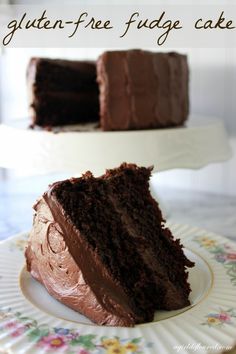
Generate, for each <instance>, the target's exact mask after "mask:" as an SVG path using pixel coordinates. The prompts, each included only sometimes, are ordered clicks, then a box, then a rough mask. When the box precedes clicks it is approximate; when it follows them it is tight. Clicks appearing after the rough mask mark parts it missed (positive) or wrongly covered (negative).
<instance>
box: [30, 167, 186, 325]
mask: <svg viewBox="0 0 236 354" xmlns="http://www.w3.org/2000/svg"><path fill="white" fill-rule="evenodd" d="M150 174H151V168H144V167H137V166H136V165H133V164H122V165H121V166H120V167H119V168H116V169H113V170H107V171H106V173H105V174H104V175H103V176H101V177H98V178H95V177H93V175H92V174H91V173H90V172H86V173H85V174H84V175H83V176H82V177H81V178H73V179H70V180H65V181H62V182H56V183H54V184H53V185H51V186H50V188H49V190H48V191H47V192H45V193H44V195H43V196H42V197H41V198H40V199H39V200H38V201H37V203H36V204H35V206H34V209H35V216H34V222H33V228H32V231H31V234H30V239H29V243H28V247H27V249H26V253H25V255H26V261H27V269H28V271H29V272H30V273H31V275H32V276H33V277H34V278H35V279H37V280H38V281H39V282H41V283H42V284H43V285H44V286H45V288H46V289H47V291H48V292H49V294H51V295H52V296H54V297H55V298H56V299H58V300H59V301H61V302H62V303H64V304H65V305H67V306H69V307H71V308H72V309H74V310H76V311H78V312H80V313H82V314H84V315H85V316H87V317H88V318H90V319H91V320H92V321H94V322H95V323H97V324H100V325H113V326H133V325H135V324H136V323H144V322H147V321H152V320H153V316H154V312H155V311H156V310H158V309H162V310H175V309H179V308H182V307H185V306H188V305H190V303H189V299H188V296H189V293H190V286H189V284H188V282H187V277H188V273H187V271H186V268H187V267H192V266H193V263H192V262H191V261H190V260H188V259H187V258H186V256H185V255H184V253H183V250H182V246H181V244H180V241H179V240H174V239H173V236H172V234H171V232H170V230H169V229H168V228H166V227H165V226H164V221H163V218H162V214H161V211H160V209H159V207H158V204H157V202H156V201H155V200H154V199H153V198H152V197H151V194H150V191H149V178H150Z"/></svg>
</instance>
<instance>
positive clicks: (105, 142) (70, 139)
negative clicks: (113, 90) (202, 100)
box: [0, 116, 231, 175]
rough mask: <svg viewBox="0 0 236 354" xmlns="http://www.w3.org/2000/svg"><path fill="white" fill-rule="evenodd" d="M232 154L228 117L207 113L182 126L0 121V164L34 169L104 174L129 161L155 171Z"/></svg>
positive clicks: (198, 165) (37, 171)
mask: <svg viewBox="0 0 236 354" xmlns="http://www.w3.org/2000/svg"><path fill="white" fill-rule="evenodd" d="M28 124H29V123H28ZM230 156H231V149H230V146H229V143H228V139H227V135H226V132H225V128H224V125H223V123H222V122H221V121H220V120H217V119H212V118H206V117H196V116H195V117H191V119H190V120H189V123H188V124H187V126H186V127H182V128H175V129H155V130H142V131H122V132H101V131H80V132H78V131H70V132H69V131H64V132H58V133H53V132H48V131H42V130H32V129H27V128H26V124H25V126H24V127H17V126H16V125H14V124H13V125H11V126H10V125H5V124H1V125H0V167H5V168H14V169H25V170H27V172H28V173H30V174H42V173H51V172H71V174H75V173H76V175H78V174H80V173H84V172H85V171H87V170H90V171H92V172H93V173H94V175H100V174H102V173H103V172H104V171H105V169H107V168H112V167H116V166H118V165H119V164H121V163H122V162H124V161H125V162H132V163H136V164H138V165H142V166H150V165H154V171H163V170H169V169H174V168H191V169H196V168H201V167H203V166H205V165H207V164H209V163H212V162H219V161H225V160H227V159H229V158H230Z"/></svg>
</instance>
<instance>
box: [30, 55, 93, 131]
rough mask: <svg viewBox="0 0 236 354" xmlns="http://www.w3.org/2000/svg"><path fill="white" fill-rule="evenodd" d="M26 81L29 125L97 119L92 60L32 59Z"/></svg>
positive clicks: (82, 121)
mask: <svg viewBox="0 0 236 354" xmlns="http://www.w3.org/2000/svg"><path fill="white" fill-rule="evenodd" d="M27 83H28V91H29V101H30V116H31V119H32V125H39V126H42V127H50V126H55V125H60V124H62V125H66V124H73V123H85V122H93V121H98V120H99V102H98V86H97V83H96V67H95V63H93V62H86V61H84V62H83V61H70V60H60V59H46V58H32V59H31V61H30V63H29V66H28V69H27Z"/></svg>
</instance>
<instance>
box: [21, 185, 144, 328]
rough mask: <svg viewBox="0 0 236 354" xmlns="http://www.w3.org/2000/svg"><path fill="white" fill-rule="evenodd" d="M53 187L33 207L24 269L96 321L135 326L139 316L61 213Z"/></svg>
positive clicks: (57, 296) (65, 302) (48, 289)
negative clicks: (31, 225)
mask: <svg viewBox="0 0 236 354" xmlns="http://www.w3.org/2000/svg"><path fill="white" fill-rule="evenodd" d="M54 186H55V184H54V185H52V186H51V188H50V190H49V191H48V192H47V193H45V194H44V195H43V196H42V198H41V199H40V200H39V201H38V202H37V203H36V205H35V206H34V209H35V211H36V213H35V216H34V226H33V229H32V232H31V234H30V239H29V244H28V247H27V249H26V253H25V254H26V261H27V269H28V271H30V273H31V275H32V276H33V277H34V278H35V279H36V280H38V281H39V282H41V283H42V284H43V285H44V286H45V288H46V289H47V291H48V292H49V294H51V295H52V296H54V297H55V298H56V299H58V300H59V301H61V302H62V303H64V304H65V305H67V306H69V307H71V308H72V309H74V310H76V311H79V312H80V313H82V314H83V315H85V316H87V317H89V318H90V319H91V320H93V321H94V322H96V323H98V324H101V325H104V324H107V325H111V326H133V325H134V324H135V322H137V321H138V320H139V319H138V318H135V315H134V313H133V312H132V310H131V308H130V306H129V299H128V297H127V295H126V294H125V293H124V291H123V289H122V287H121V286H120V284H119V283H118V282H117V281H115V280H113V279H112V278H111V276H110V275H109V273H108V272H107V270H106V269H105V268H104V266H103V264H102V263H101V261H100V259H99V257H98V255H97V253H96V251H93V250H92V249H91V247H90V246H89V244H88V243H87V242H86V241H85V240H84V239H82V237H81V235H80V232H79V231H78V230H77V229H76V228H75V226H73V224H72V223H71V222H70V220H69V219H68V217H67V216H66V215H65V213H64V210H63V209H62V207H61V206H60V204H59V203H58V202H57V200H56V198H55V197H54V196H53V195H52V191H53V188H54Z"/></svg>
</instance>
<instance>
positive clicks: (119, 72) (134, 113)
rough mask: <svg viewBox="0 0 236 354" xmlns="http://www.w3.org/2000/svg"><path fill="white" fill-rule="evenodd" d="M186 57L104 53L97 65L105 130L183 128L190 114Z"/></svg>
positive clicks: (143, 53)
mask: <svg viewBox="0 0 236 354" xmlns="http://www.w3.org/2000/svg"><path fill="white" fill-rule="evenodd" d="M188 76H189V74H188V63H187V57H186V56H185V55H181V54H178V53H154V52H153V53H152V52H147V51H143V50H127V51H111V52H105V53H103V54H102V55H101V56H100V57H99V59H98V62H97V80H98V83H99V89H100V90H99V91H100V120H101V126H102V129H103V130H128V129H149V128H163V127H174V126H179V125H182V124H183V123H184V122H185V121H186V119H187V117H188V112H189V99H188V80H189V77H188Z"/></svg>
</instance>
